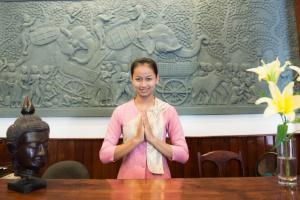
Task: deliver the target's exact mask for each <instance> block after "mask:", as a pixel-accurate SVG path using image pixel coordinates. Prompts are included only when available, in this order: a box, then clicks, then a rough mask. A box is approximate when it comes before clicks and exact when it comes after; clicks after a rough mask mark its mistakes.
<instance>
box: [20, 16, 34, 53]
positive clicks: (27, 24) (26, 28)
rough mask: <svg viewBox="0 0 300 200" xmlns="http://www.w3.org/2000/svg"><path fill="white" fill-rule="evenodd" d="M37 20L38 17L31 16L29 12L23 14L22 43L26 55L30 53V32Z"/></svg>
mask: <svg viewBox="0 0 300 200" xmlns="http://www.w3.org/2000/svg"><path fill="white" fill-rule="evenodd" d="M35 21H36V18H34V17H31V16H30V15H28V14H26V13H25V14H23V22H24V23H23V24H22V29H23V31H22V33H21V36H22V44H23V52H22V53H23V55H24V56H26V55H28V51H27V49H28V47H29V44H30V38H29V33H30V32H31V31H32V30H31V27H32V26H33V25H34V23H35Z"/></svg>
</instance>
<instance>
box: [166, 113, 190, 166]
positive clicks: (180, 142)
mask: <svg viewBox="0 0 300 200" xmlns="http://www.w3.org/2000/svg"><path fill="white" fill-rule="evenodd" d="M167 119H168V121H167V131H168V135H169V137H170V141H171V145H172V150H173V155H172V160H174V161H177V162H180V163H185V162H187V160H188V159H189V150H188V147H187V144H186V141H185V137H184V134H183V129H182V126H181V123H180V120H179V117H178V114H177V112H176V110H175V108H174V107H170V108H169V109H168V110H167Z"/></svg>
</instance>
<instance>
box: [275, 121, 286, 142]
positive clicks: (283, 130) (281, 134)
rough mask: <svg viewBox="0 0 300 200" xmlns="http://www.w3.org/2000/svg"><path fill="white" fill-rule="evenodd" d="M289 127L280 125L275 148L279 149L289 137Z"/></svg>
mask: <svg viewBox="0 0 300 200" xmlns="http://www.w3.org/2000/svg"><path fill="white" fill-rule="evenodd" d="M287 131H288V125H287V124H279V125H278V126H277V134H276V139H275V147H277V146H278V145H279V144H280V143H281V142H282V141H283V140H284V139H285V138H286V136H287Z"/></svg>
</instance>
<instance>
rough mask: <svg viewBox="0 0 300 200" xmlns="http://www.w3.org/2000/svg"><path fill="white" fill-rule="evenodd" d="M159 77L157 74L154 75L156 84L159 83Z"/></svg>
mask: <svg viewBox="0 0 300 200" xmlns="http://www.w3.org/2000/svg"><path fill="white" fill-rule="evenodd" d="M159 79H160V77H159V75H157V76H156V85H157V84H158V83H159Z"/></svg>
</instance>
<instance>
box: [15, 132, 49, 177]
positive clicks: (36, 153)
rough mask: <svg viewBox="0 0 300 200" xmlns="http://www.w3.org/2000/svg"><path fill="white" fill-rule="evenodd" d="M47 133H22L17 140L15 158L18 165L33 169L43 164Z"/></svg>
mask: <svg viewBox="0 0 300 200" xmlns="http://www.w3.org/2000/svg"><path fill="white" fill-rule="evenodd" d="M48 139H49V135H48V133H41V132H29V133H25V134H23V135H22V136H21V137H20V138H19V141H18V149H17V152H16V159H17V160H18V162H19V165H20V166H21V167H23V168H25V169H30V170H33V171H36V170H38V169H39V168H40V167H42V166H44V165H45V163H46V160H47V152H48Z"/></svg>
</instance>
